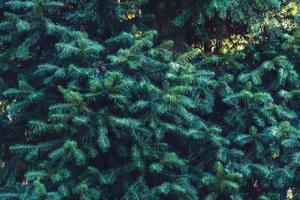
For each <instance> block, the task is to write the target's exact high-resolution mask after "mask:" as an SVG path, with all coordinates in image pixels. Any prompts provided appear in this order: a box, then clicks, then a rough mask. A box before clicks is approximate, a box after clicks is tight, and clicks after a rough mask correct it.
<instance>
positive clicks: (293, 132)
mask: <svg viewBox="0 0 300 200" xmlns="http://www.w3.org/2000/svg"><path fill="white" fill-rule="evenodd" d="M245 2H246V3H245ZM251 2H252V1H237V2H236V3H229V2H228V1H210V3H209V8H206V12H205V15H207V16H213V15H215V13H217V15H218V16H219V18H221V19H225V18H226V16H227V13H231V14H230V16H231V15H237V16H239V17H240V19H239V20H240V21H239V20H237V22H244V21H246V19H247V15H243V13H245V12H247V9H245V8H244V6H247V5H248V6H250V7H251V6H252V8H253V9H254V8H256V7H258V8H259V9H258V11H256V12H257V13H258V14H259V13H260V14H261V12H262V11H265V10H267V9H273V8H274V9H277V7H278V6H280V2H282V1H276V0H275V1H274V0H273V1H255V3H251ZM135 3H136V4H134V3H132V6H136V7H134V8H138V7H139V6H141V5H142V4H143V3H145V2H144V1H137V2H135ZM123 4H124V5H126V6H128V4H126V3H124V2H122V1H120V2H118V1H116V2H114V1H96V0H85V1H84V0H78V1H52V0H46V1H41V0H34V1H33V0H28V1H20V0H6V1H3V2H0V10H1V14H0V17H1V20H0V33H1V35H0V42H1V43H0V48H1V51H0V64H1V68H0V91H1V95H0V97H1V99H0V103H1V105H0V108H1V113H0V141H1V142H0V150H1V151H0V199H1V200H2V199H4V200H7V199H20V200H44V199H47V200H56V199H57V200H59V199H70V200H71V199H72V200H73V199H82V200H93V199H99V200H142V199H143V200H159V199H166V200H169V199H172V200H175V199H176V200H198V199H199V200H201V199H205V200H227V199H228V200H229V199H234V200H239V199H253V200H254V199H260V200H276V199H278V200H279V199H280V200H282V199H286V196H287V191H288V190H289V189H292V190H293V192H294V198H298V197H297V196H296V195H297V194H296V193H297V192H299V186H298V185H299V178H300V177H299V175H298V170H299V169H298V167H299V165H300V153H299V141H298V139H299V130H298V129H299V127H300V126H299V105H298V102H299V95H300V91H299V84H300V82H299V75H298V73H299V72H298V71H299V69H298V66H299V42H300V34H299V31H294V32H288V33H285V32H284V33H283V32H281V31H280V29H275V28H274V31H273V34H272V35H270V36H269V37H268V39H267V40H266V41H264V42H261V43H259V44H255V45H249V46H248V47H247V48H246V49H245V50H243V51H237V52H231V53H227V54H224V55H202V56H201V57H200V56H199V52H198V51H197V50H192V51H189V52H180V53H177V52H176V53H177V54H178V55H177V54H176V53H173V52H172V48H173V45H174V44H173V42H172V41H163V42H160V41H159V40H157V39H156V38H159V35H158V33H157V32H156V31H153V30H145V28H144V27H143V28H141V26H139V25H140V24H139V22H137V24H138V25H137V26H131V25H132V24H131V23H132V22H126V23H125V22H124V21H120V18H119V16H122V14H121V13H120V12H123V11H124V9H126V8H127V7H124V5H123ZM196 4H197V5H198V4H200V1H199V2H198V1H197V3H196ZM201 5H202V4H201ZM203 5H204V4H203ZM202 9H204V8H202ZM2 11H3V12H2ZM215 11H216V12H215ZM250 11H251V10H250ZM182 12H183V15H185V18H186V19H189V18H190V16H189V15H190V14H193V15H195V13H194V12H187V11H186V10H183V11H182ZM236 12H237V13H238V14H234V13H236ZM250 13H251V12H250ZM197 16H198V15H197ZM207 16H206V17H207ZM258 16H259V15H257V16H254V18H253V19H256V18H257V17H258ZM182 17H183V16H182V15H180V16H179V17H178V18H176V19H175V22H177V25H180V24H181V23H183V22H180V23H179V20H180V18H182ZM200 18H201V16H200ZM253 19H252V20H253ZM109 20H110V21H109ZM197 20H199V19H197ZM178 23H179V24H178ZM198 25H199V26H203V24H201V23H200V22H199V23H198ZM129 27H131V28H129ZM199 57H200V58H199Z"/></svg>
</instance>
